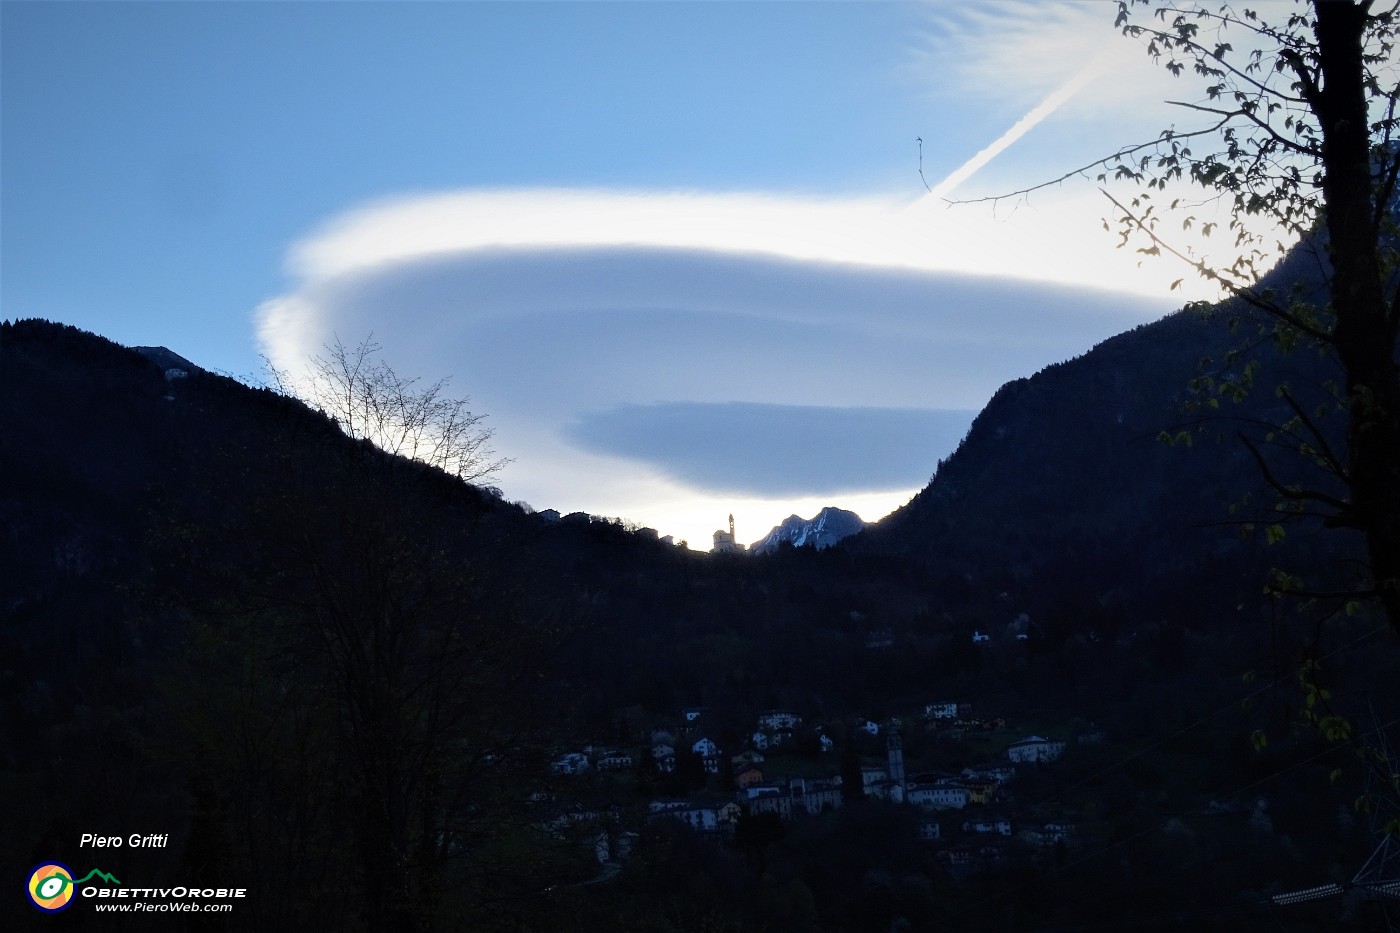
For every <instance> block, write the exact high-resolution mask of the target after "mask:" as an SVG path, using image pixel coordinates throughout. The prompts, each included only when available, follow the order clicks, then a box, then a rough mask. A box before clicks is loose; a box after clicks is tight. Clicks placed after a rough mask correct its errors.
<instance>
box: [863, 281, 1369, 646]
mask: <svg viewBox="0 0 1400 933" xmlns="http://www.w3.org/2000/svg"><path fill="white" fill-rule="evenodd" d="M1308 261H1309V260H1308V258H1307V257H1306V256H1305V255H1299V256H1297V257H1294V258H1293V259H1292V260H1291V261H1290V263H1288V264H1286V265H1285V266H1284V267H1283V268H1281V269H1280V270H1279V272H1278V273H1276V275H1275V276H1274V278H1273V279H1272V282H1273V283H1275V286H1276V287H1283V284H1280V283H1288V282H1295V283H1297V282H1301V283H1303V285H1304V287H1310V286H1309V285H1308V283H1309V282H1310V280H1311V277H1310V276H1307V275H1305V274H1304V273H1305V271H1306V268H1307V263H1308ZM1259 323H1260V322H1258V321H1255V320H1251V319H1250V318H1249V316H1248V314H1246V313H1245V311H1244V310H1243V309H1242V308H1240V307H1238V306H1236V305H1235V304H1234V303H1227V304H1226V305H1223V306H1221V307H1219V308H1216V309H1214V310H1212V311H1209V312H1205V313H1202V312H1198V311H1183V312H1179V313H1177V314H1174V315H1171V316H1169V317H1167V318H1164V319H1163V320H1161V321H1158V322H1155V323H1153V324H1149V325H1145V326H1143V327H1139V328H1137V329H1135V330H1133V331H1131V332H1128V333H1125V334H1121V335H1119V336H1117V337H1114V338H1111V339H1109V340H1106V341H1104V342H1103V343H1102V344H1100V345H1098V346H1097V347H1095V348H1094V349H1093V350H1091V351H1090V352H1088V353H1086V354H1085V355H1084V356H1082V357H1079V358H1077V359H1074V360H1071V361H1068V362H1065V363H1061V364H1057V365H1054V366H1050V367H1048V368H1047V369H1045V370H1043V371H1042V372H1040V373H1038V374H1037V375H1035V376H1033V377H1031V378H1029V379H1020V380H1016V381H1014V382H1011V383H1008V384H1007V385H1005V386H1003V387H1002V388H1001V390H999V391H998V392H997V393H996V395H995V396H994V397H993V398H992V400H991V401H990V402H989V403H988V405H987V407H986V409H985V410H983V412H982V413H981V414H980V415H979V416H978V417H977V419H976V420H975V421H974V423H973V425H972V428H971V430H970V431H969V433H968V436H967V437H966V438H965V439H964V441H963V443H962V444H961V445H960V446H959V448H958V450H957V451H956V452H955V453H954V454H953V455H952V456H951V457H950V458H949V459H948V460H947V461H946V462H943V463H940V465H939V468H938V471H937V472H936V474H935V475H934V477H933V479H932V480H931V481H930V483H929V485H928V486H927V487H926V488H925V489H923V490H922V491H921V492H920V493H919V494H918V495H917V496H915V497H914V499H913V500H911V501H910V502H909V503H908V504H907V505H905V506H904V507H902V508H901V509H899V510H898V511H896V512H895V513H893V514H892V515H890V516H889V517H888V518H886V519H885V520H883V521H882V522H880V523H879V524H878V525H877V526H875V527H872V528H870V529H869V530H867V531H866V532H865V533H863V534H862V535H860V536H858V537H856V538H853V539H851V540H850V541H849V542H848V543H847V546H848V547H850V548H851V549H852V550H853V551H854V552H855V553H857V554H866V555H875V554H881V555H886V556H891V557H894V556H898V557H902V558H905V559H910V560H914V561H916V562H919V563H921V564H923V565H924V566H925V567H926V568H927V569H928V572H930V573H931V574H932V575H933V576H935V577H940V578H943V579H945V580H947V581H949V587H946V588H945V589H949V590H950V591H951V590H957V588H958V585H961V586H962V587H966V588H970V590H969V592H970V593H977V594H981V595H982V596H989V595H995V594H998V593H1000V592H1010V593H1012V594H1013V595H1014V597H1015V599H1017V600H1018V601H1020V602H1021V603H1022V604H1023V605H1027V606H1037V607H1039V608H1040V609H1041V610H1042V611H1046V612H1059V613H1061V614H1063V613H1065V612H1066V611H1067V608H1066V607H1078V608H1077V609H1074V610H1072V611H1074V612H1078V613H1080V614H1081V615H1083V616H1085V617H1086V618H1087V617H1088V616H1091V615H1092V614H1093V613H1094V612H1096V611H1100V610H1102V609H1104V608H1105V607H1108V606H1115V607H1117V614H1119V615H1124V614H1127V613H1129V612H1130V613H1131V614H1132V615H1133V616H1135V617H1137V618H1143V617H1144V616H1146V617H1148V618H1150V617H1151V615H1152V614H1154V613H1153V612H1152V610H1153V608H1154V606H1155V605H1157V604H1158V603H1159V601H1161V600H1162V599H1163V598H1164V593H1165V592H1169V591H1175V590H1178V589H1179V588H1180V587H1183V586H1187V587H1189V588H1190V589H1191V590H1192V591H1193V592H1195V593H1196V594H1197V595H1196V596H1195V598H1189V599H1188V600H1187V602H1188V604H1194V605H1196V607H1197V609H1198V610H1199V611H1200V612H1201V613H1205V614H1210V613H1220V612H1224V611H1229V610H1230V609H1231V608H1232V607H1233V606H1235V605H1237V604H1238V603H1239V602H1241V601H1242V599H1243V597H1244V596H1246V595H1248V596H1249V597H1250V599H1249V600H1248V601H1249V602H1250V603H1251V604H1253V603H1257V599H1255V598H1254V597H1257V595H1258V593H1259V591H1260V588H1261V587H1262V586H1263V584H1264V574H1265V573H1266V572H1267V570H1268V568H1270V567H1272V566H1275V565H1280V564H1281V565H1285V566H1286V565H1289V564H1290V563H1294V562H1300V561H1306V562H1308V563H1314V564H1315V563H1317V562H1318V561H1317V559H1318V558H1319V557H1320V558H1322V562H1324V563H1332V564H1333V565H1334V566H1335V562H1336V561H1337V560H1340V559H1341V558H1343V557H1345V556H1349V555H1350V554H1351V553H1352V551H1350V550H1349V549H1350V548H1352V546H1353V544H1354V542H1351V541H1349V540H1347V537H1346V536H1344V535H1336V534H1330V535H1320V534H1319V530H1320V529H1319V527H1318V525H1317V523H1315V522H1311V523H1310V522H1307V521H1300V522H1297V523H1294V524H1290V525H1289V526H1288V527H1287V529H1286V540H1285V541H1284V542H1283V543H1282V544H1280V545H1279V546H1277V547H1273V548H1268V549H1264V548H1261V546H1260V542H1259V539H1258V537H1257V536H1250V537H1246V538H1243V539H1242V538H1241V535H1240V531H1241V528H1240V524H1241V523H1242V522H1244V521H1249V520H1253V519H1255V518H1262V517H1264V514H1265V512H1266V507H1268V506H1271V505H1272V504H1273V503H1274V501H1275V499H1276V497H1274V496H1272V495H1271V494H1270V493H1269V492H1268V490H1267V489H1266V488H1265V485H1264V482H1263V479H1262V474H1261V473H1260V470H1259V468H1258V465H1257V463H1256V462H1255V460H1254V458H1253V456H1252V455H1251V453H1250V452H1249V450H1248V448H1247V447H1246V446H1245V444H1244V443H1243V442H1242V440H1241V437H1242V436H1248V437H1251V438H1253V439H1254V440H1255V441H1256V443H1257V444H1258V445H1259V446H1260V447H1261V449H1263V450H1264V451H1265V452H1266V453H1267V454H1268V455H1269V457H1270V462H1271V464H1272V465H1273V468H1274V469H1275V470H1276V471H1278V473H1279V475H1280V476H1281V477H1282V478H1284V479H1285V480H1286V481H1298V482H1309V483H1323V484H1324V485H1325V484H1327V483H1328V482H1330V480H1328V479H1327V478H1325V477H1322V476H1320V475H1319V474H1317V472H1316V471H1315V470H1311V469H1310V468H1308V467H1307V466H1306V464H1305V463H1303V462H1302V461H1301V460H1300V458H1298V457H1296V456H1293V455H1290V454H1288V453H1287V452H1284V451H1281V450H1279V449H1278V445H1277V443H1274V442H1270V441H1269V440H1268V438H1269V437H1270V435H1271V434H1274V435H1275V436H1274V441H1275V442H1276V441H1278V440H1279V439H1280V438H1281V436H1282V435H1279V434H1277V432H1276V429H1275V426H1277V425H1280V424H1282V423H1283V422H1285V421H1286V420H1287V419H1288V418H1289V417H1291V412H1290V411H1289V410H1288V408H1287V406H1286V404H1285V403H1284V401H1283V400H1282V399H1281V398H1280V396H1279V394H1278V391H1277V390H1278V388H1279V387H1280V386H1283V385H1286V386H1288V387H1289V391H1290V392H1291V393H1292V394H1293V396H1294V397H1296V398H1298V399H1300V400H1301V401H1302V402H1303V404H1304V406H1305V407H1306V408H1307V409H1308V410H1309V411H1310V412H1311V411H1314V410H1315V409H1316V407H1317V406H1318V405H1322V404H1324V403H1325V402H1326V401H1327V399H1328V396H1327V394H1326V389H1325V383H1326V381H1327V380H1329V379H1332V378H1335V377H1336V375H1337V374H1336V372H1335V371H1334V369H1333V366H1332V364H1331V363H1330V362H1329V361H1328V360H1327V359H1326V358H1324V357H1322V356H1320V355H1319V354H1318V353H1317V352H1316V351H1315V350H1313V349H1311V348H1305V347H1300V348H1295V349H1293V350H1292V351H1291V352H1284V351H1282V350H1281V349H1279V347H1278V346H1276V345H1275V343H1274V342H1273V341H1272V340H1270V339H1268V337H1267V336H1266V335H1261V333H1260V330H1259ZM1231 351H1239V354H1240V355H1239V356H1238V357H1232V356H1231V355H1230V354H1231ZM1251 361H1253V362H1254V364H1255V366H1254V368H1252V369H1251V370H1250V375H1249V377H1248V378H1249V379H1250V380H1252V385H1251V386H1250V387H1249V389H1248V391H1247V393H1246V394H1244V396H1243V398H1242V399H1241V400H1238V401H1236V400H1233V399H1232V398H1231V397H1230V395H1229V393H1228V392H1222V386H1224V385H1225V383H1226V381H1227V380H1228V379H1231V378H1233V379H1235V380H1236V381H1238V380H1240V379H1241V378H1243V374H1244V372H1245V367H1246V366H1247V365H1248V364H1249V363H1250V362H1251ZM1338 422H1340V419H1339V418H1337V417H1335V416H1334V417H1331V418H1330V421H1329V419H1328V418H1327V417H1326V416H1325V415H1324V416H1323V423H1324V424H1326V425H1327V426H1328V427H1329V429H1335V428H1336V427H1337V426H1338ZM1163 435H1166V436H1169V437H1174V438H1176V443H1166V442H1164V440H1163ZM1329 488H1332V489H1333V491H1338V490H1336V489H1335V488H1334V487H1329ZM1337 572H1339V573H1341V572H1342V571H1340V570H1338V571H1337ZM1180 596H1181V594H1180V593H1179V592H1176V593H1174V598H1173V599H1170V600H1168V601H1169V602H1177V601H1179V599H1180ZM1202 618H1204V616H1203V617H1202ZM1066 623H1067V624H1070V625H1075V624H1076V623H1074V622H1072V621H1070V620H1066ZM1078 624H1081V625H1082V621H1081V622H1080V623H1078Z"/></svg>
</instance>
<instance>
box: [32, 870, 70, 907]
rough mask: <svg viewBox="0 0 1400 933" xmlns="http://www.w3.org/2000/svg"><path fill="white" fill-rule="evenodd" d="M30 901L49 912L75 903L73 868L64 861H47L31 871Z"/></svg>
mask: <svg viewBox="0 0 1400 933" xmlns="http://www.w3.org/2000/svg"><path fill="white" fill-rule="evenodd" d="M28 890H29V901H30V903H32V904H33V905H34V906H35V907H37V908H39V909H40V910H42V911H44V912H45V913H49V914H56V913H58V912H59V911H60V910H67V909H68V908H69V906H71V905H72V903H73V869H71V868H69V867H68V866H67V865H64V864H63V863H62V862H45V863H44V864H42V865H39V866H37V867H36V868H35V869H34V870H33V871H32V872H30V873H29V889H28Z"/></svg>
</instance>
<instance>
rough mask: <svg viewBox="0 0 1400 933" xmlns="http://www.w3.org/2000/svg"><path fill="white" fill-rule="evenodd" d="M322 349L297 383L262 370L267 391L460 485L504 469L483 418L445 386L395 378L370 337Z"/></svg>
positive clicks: (276, 372) (478, 481) (505, 461)
mask: <svg viewBox="0 0 1400 933" xmlns="http://www.w3.org/2000/svg"><path fill="white" fill-rule="evenodd" d="M324 349H325V354H324V355H318V356H314V357H312V358H311V361H310V363H309V364H308V366H307V370H306V372H305V374H304V377H303V378H301V379H296V378H294V377H292V376H291V374H289V373H287V372H285V371H282V370H278V369H276V368H275V367H273V366H272V365H271V364H268V366H267V368H268V370H269V372H270V376H271V379H270V381H271V382H272V385H273V387H274V388H276V389H277V390H278V391H281V392H283V393H284V394H288V395H293V396H295V397H297V398H300V399H301V400H302V401H304V402H306V403H307V404H308V405H311V406H313V407H315V408H318V409H320V410H321V411H323V412H325V413H326V414H327V415H329V416H331V417H332V418H334V419H335V420H336V423H337V424H339V425H340V427H341V429H342V430H343V431H344V432H345V433H346V434H348V435H349V436H351V437H353V438H355V439H356V440H363V441H369V442H370V443H372V444H374V445H375V446H376V447H378V448H380V449H381V450H384V451H386V452H388V453H391V454H395V455H398V456H403V457H408V458H410V459H412V460H418V461H420V462H422V463H426V464H428V465H429V466H434V467H437V468H438V469H440V470H442V471H443V472H445V473H449V474H451V475H453V476H456V477H458V478H459V479H462V480H464V481H465V482H468V483H474V484H483V483H486V482H488V481H490V480H491V479H493V478H494V477H495V476H496V474H497V473H498V472H499V471H500V470H501V468H503V467H504V466H505V465H506V464H508V463H509V462H510V461H509V460H508V459H506V458H501V457H497V456H496V452H495V451H494V450H492V449H491V438H492V436H493V435H494V432H493V431H492V430H491V429H490V428H488V427H486V426H485V424H484V422H485V420H486V416H485V415H481V414H476V413H474V412H472V411H471V409H470V408H469V407H468V405H469V404H470V399H468V398H466V397H460V398H459V397H454V396H452V395H449V394H448V392H447V386H448V382H449V380H448V379H439V380H438V381H437V382H434V383H432V384H431V385H422V384H421V380H420V379H419V378H418V377H416V376H415V377H406V376H401V375H399V374H398V373H397V372H395V371H394V369H393V368H392V367H390V366H389V364H388V363H385V362H384V360H383V359H382V358H381V357H380V353H381V352H382V351H383V347H381V346H380V345H379V343H377V342H376V341H375V339H374V335H373V334H371V335H369V336H368V337H366V338H365V339H364V340H362V341H360V343H358V344H357V345H355V346H354V347H347V346H346V345H345V344H344V343H343V342H341V339H340V337H339V336H337V337H335V339H334V340H333V341H332V342H331V343H329V344H327V345H326V346H325V348H324Z"/></svg>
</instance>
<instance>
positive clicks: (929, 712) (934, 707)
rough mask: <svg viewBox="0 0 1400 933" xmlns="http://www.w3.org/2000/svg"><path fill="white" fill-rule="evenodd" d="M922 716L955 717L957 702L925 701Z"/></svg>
mask: <svg viewBox="0 0 1400 933" xmlns="http://www.w3.org/2000/svg"><path fill="white" fill-rule="evenodd" d="M924 716H925V717H927V718H929V719H957V718H958V704H957V703H952V702H943V703H925V704H924Z"/></svg>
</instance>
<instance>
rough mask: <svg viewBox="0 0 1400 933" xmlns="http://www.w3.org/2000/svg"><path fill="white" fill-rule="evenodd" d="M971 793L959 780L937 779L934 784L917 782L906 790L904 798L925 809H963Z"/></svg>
mask: <svg viewBox="0 0 1400 933" xmlns="http://www.w3.org/2000/svg"><path fill="white" fill-rule="evenodd" d="M970 797H971V793H970V792H969V791H968V789H967V787H966V786H965V785H963V784H960V783H958V782H957V781H948V780H943V781H935V782H934V783H932V784H915V785H913V786H912V787H909V788H908V789H906V790H905V792H904V799H905V801H906V802H908V803H912V804H914V806H916V807H921V808H923V809H925V810H961V809H962V808H963V807H966V806H967V804H968V800H969V799H970Z"/></svg>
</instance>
